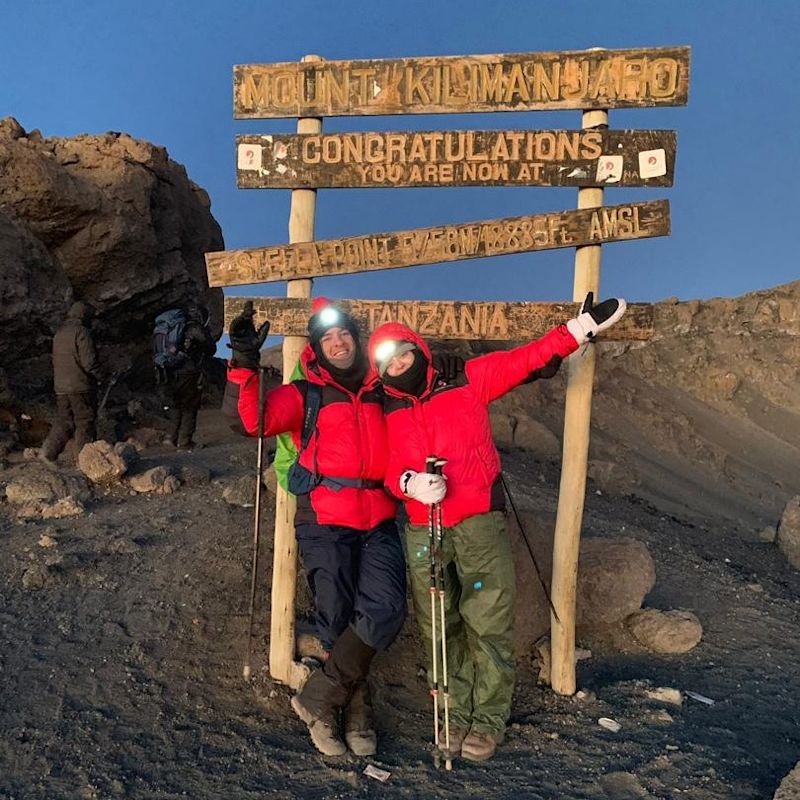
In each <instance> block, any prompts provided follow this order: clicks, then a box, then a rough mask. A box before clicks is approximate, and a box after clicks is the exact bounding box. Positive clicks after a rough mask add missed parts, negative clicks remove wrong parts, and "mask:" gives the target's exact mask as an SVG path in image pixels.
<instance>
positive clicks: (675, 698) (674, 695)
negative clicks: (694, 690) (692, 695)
mask: <svg viewBox="0 0 800 800" xmlns="http://www.w3.org/2000/svg"><path fill="white" fill-rule="evenodd" d="M644 694H645V697H647V698H649V699H650V700H657V701H658V702H660V703H671V704H672V705H674V706H680V705H683V695H682V694H681V691H680V689H672V688H670V687H668V686H659V687H658V688H657V689H647V690H646V691H645V693H644Z"/></svg>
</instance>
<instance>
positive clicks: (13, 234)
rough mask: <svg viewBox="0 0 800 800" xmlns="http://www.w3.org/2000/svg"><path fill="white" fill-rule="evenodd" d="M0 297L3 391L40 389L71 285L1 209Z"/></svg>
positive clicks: (32, 237) (18, 223) (23, 227)
mask: <svg viewBox="0 0 800 800" xmlns="http://www.w3.org/2000/svg"><path fill="white" fill-rule="evenodd" d="M0 180H2V179H0ZM0 297H1V298H2V301H1V302H0V364H2V366H3V369H4V371H5V383H7V384H8V387H7V389H9V390H11V391H12V392H13V390H14V389H18V388H19V387H25V386H33V387H36V386H37V385H38V386H39V387H40V388H41V386H42V385H44V384H45V383H46V379H45V373H47V372H49V370H50V359H49V352H50V342H51V340H52V337H53V334H54V333H55V329H56V327H57V326H58V324H59V323H60V321H61V320H62V319H63V318H64V316H65V314H66V312H67V308H68V307H69V304H70V302H71V300H72V289H71V287H70V285H69V281H68V280H67V276H66V274H65V273H64V270H63V269H62V267H61V264H60V262H59V261H58V259H57V258H55V257H53V256H52V255H51V254H50V253H49V252H48V250H47V248H46V247H45V246H44V244H42V242H41V241H40V240H39V239H37V238H36V236H35V235H34V234H33V232H32V231H31V229H30V228H29V227H28V226H27V225H26V224H25V223H24V222H22V221H19V220H15V219H13V218H12V217H10V216H8V215H7V214H5V213H4V212H3V210H2V209H0ZM6 399H8V398H6Z"/></svg>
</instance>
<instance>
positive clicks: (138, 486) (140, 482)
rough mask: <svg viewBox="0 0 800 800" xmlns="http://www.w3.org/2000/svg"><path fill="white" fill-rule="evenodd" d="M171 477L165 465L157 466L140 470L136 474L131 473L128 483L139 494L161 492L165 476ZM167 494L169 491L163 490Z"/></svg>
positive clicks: (165, 479) (165, 480)
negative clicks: (143, 470)
mask: <svg viewBox="0 0 800 800" xmlns="http://www.w3.org/2000/svg"><path fill="white" fill-rule="evenodd" d="M170 477H172V476H171V475H170V471H169V469H168V468H167V467H164V466H158V467H153V468H152V469H148V470H146V471H145V472H141V473H139V474H138V475H131V477H130V478H129V483H130V485H131V489H133V490H134V491H135V492H138V493H139V494H151V493H158V492H163V488H164V484H165V483H166V482H167V478H170ZM164 493H165V494H169V492H164Z"/></svg>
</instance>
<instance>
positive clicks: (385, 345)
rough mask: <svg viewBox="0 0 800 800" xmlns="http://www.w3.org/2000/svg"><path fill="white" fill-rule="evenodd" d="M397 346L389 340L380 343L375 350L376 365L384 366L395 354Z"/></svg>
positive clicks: (396, 343)
mask: <svg viewBox="0 0 800 800" xmlns="http://www.w3.org/2000/svg"><path fill="white" fill-rule="evenodd" d="M397 345H398V342H395V341H392V340H391V339H389V340H387V341H385V342H381V343H380V344H379V345H378V346H377V347H376V348H375V361H377V362H378V364H386V363H387V362H388V361H390V360H391V359H392V358H393V357H394V355H395V353H397Z"/></svg>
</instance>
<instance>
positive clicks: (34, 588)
mask: <svg viewBox="0 0 800 800" xmlns="http://www.w3.org/2000/svg"><path fill="white" fill-rule="evenodd" d="M49 577H50V571H49V570H48V569H47V567H45V566H44V565H43V564H32V565H31V566H30V567H28V569H26V570H25V572H24V573H23V574H22V588H23V589H27V590H28V591H29V592H38V591H39V590H40V589H44V587H45V584H46V583H47V579H48V578H49Z"/></svg>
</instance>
